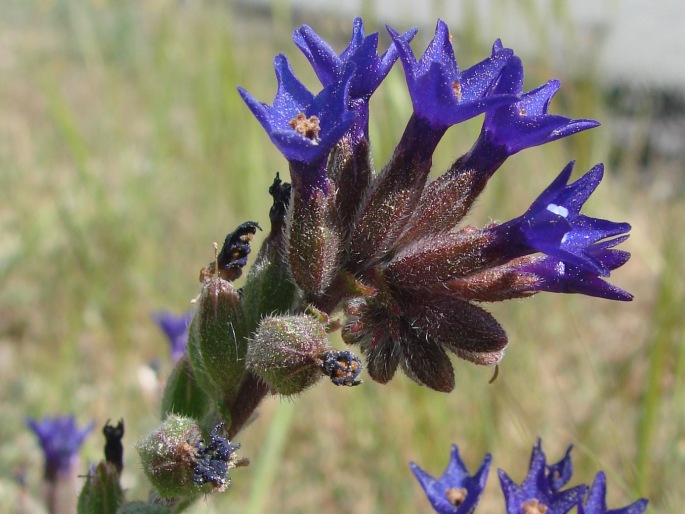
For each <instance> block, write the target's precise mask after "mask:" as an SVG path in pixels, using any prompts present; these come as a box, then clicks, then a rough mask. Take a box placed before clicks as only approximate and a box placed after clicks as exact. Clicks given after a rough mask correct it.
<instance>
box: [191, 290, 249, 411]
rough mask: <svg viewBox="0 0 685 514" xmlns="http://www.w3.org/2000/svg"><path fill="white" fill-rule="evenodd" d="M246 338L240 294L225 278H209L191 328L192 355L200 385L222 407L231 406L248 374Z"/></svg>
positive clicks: (194, 369)
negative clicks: (222, 405)
mask: <svg viewBox="0 0 685 514" xmlns="http://www.w3.org/2000/svg"><path fill="white" fill-rule="evenodd" d="M245 336H246V333H245V322H244V315H243V310H242V306H241V301H240V295H239V294H238V292H237V291H236V290H235V288H234V287H233V285H232V284H231V283H230V282H228V281H226V280H224V279H222V278H218V277H211V278H208V279H206V280H205V282H204V284H203V285H202V292H201V293H200V298H199V300H198V309H197V313H196V314H195V316H194V318H193V322H192V324H191V325H190V332H189V337H188V346H189V354H190V359H191V363H192V364H193V371H194V373H195V374H196V376H197V378H198V381H199V383H200V385H201V386H202V387H203V388H205V389H206V391H207V393H208V394H210V396H213V397H215V398H217V399H221V400H222V401H221V403H222V404H226V403H231V402H230V399H231V398H234V397H235V393H236V391H237V390H238V387H239V386H240V382H241V381H242V379H243V377H244V375H245V367H244V358H245V351H246V346H247V343H246V339H245ZM226 421H228V420H226Z"/></svg>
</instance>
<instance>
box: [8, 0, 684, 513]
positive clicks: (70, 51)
mask: <svg viewBox="0 0 685 514" xmlns="http://www.w3.org/2000/svg"><path fill="white" fill-rule="evenodd" d="M526 5H527V7H526V8H527V9H533V11H531V12H532V13H533V14H534V8H533V7H531V6H530V4H526ZM274 12H275V13H276V14H273V15H272V16H270V17H269V16H266V17H264V16H256V15H254V14H253V13H250V12H244V11H239V10H237V9H236V8H235V7H233V6H232V5H230V3H227V2H218V1H214V2H212V1H205V2H197V3H192V2H174V1H167V0H155V1H150V2H144V3H143V2H135V1H132V0H119V1H107V0H92V1H85V0H84V1H67V0H53V1H50V0H8V1H6V2H4V3H3V5H2V6H1V7H0V33H1V34H2V38H1V39H2V43H1V44H0V77H1V80H0V113H1V114H2V117H1V118H0V119H1V120H2V121H0V238H1V241H2V243H1V244H0V283H1V288H0V391H1V392H0V411H1V412H2V413H3V414H2V418H3V423H0V441H2V443H3V444H2V446H0V469H2V471H0V505H2V506H3V507H0V509H2V508H4V507H8V506H9V508H10V510H9V511H8V512H12V511H14V510H13V507H12V506H13V505H14V504H15V502H16V501H17V498H18V495H19V492H18V490H17V488H16V486H15V484H14V481H13V476H12V475H13V470H17V469H26V471H27V480H28V483H29V491H30V493H31V494H32V495H35V496H38V493H39V481H40V473H41V468H40V452H39V450H38V448H37V445H36V443H35V441H34V440H33V438H32V436H31V435H30V434H29V433H28V431H27V430H26V429H25V427H24V418H25V416H34V417H39V416H43V415H49V414H55V413H61V412H69V411H73V412H75V413H77V414H78V417H79V419H80V420H81V422H82V423H83V422H86V421H87V420H88V419H91V418H93V419H96V420H97V422H98V424H99V425H103V424H104V422H105V421H106V420H107V419H108V418H112V419H118V418H120V417H123V418H124V419H125V421H126V424H127V433H126V437H125V443H126V471H125V476H124V483H125V486H126V487H127V488H128V489H129V497H130V498H131V499H134V498H144V497H145V496H146V494H147V485H146V483H145V480H144V479H143V477H142V472H141V470H140V469H139V464H138V461H137V456H136V454H135V451H134V450H133V444H134V443H135V441H136V439H137V438H139V437H140V436H142V435H143V434H144V433H145V432H146V431H148V430H150V429H152V428H153V427H154V426H155V424H156V421H157V417H156V415H157V412H158V409H159V400H158V396H157V391H156V390H155V388H154V386H152V387H150V386H149V385H146V384H148V383H149V378H150V376H149V372H148V368H147V367H146V363H147V362H149V361H150V360H152V359H155V358H160V359H161V361H162V363H163V365H162V375H167V374H168V373H169V371H170V364H169V359H168V358H167V355H168V351H167V348H166V343H165V341H164V339H163V337H162V336H161V335H160V333H159V332H158V329H157V328H156V327H155V326H154V325H153V323H152V322H151V321H150V318H149V313H150V312H151V311H152V310H156V309H161V308H170V309H172V310H175V311H177V312H182V311H183V310H185V309H187V308H188V307H189V300H190V298H191V297H193V296H194V295H195V294H196V292H197V289H198V283H197V275H198V271H199V269H200V267H202V266H203V265H204V264H206V263H207V262H209V261H210V260H211V259H212V257H213V254H212V246H211V244H212V242H213V241H218V240H221V239H222V238H223V237H224V235H225V234H226V233H227V232H228V231H229V230H232V228H233V227H234V226H235V225H237V224H238V223H240V222H242V221H245V220H247V219H250V220H255V221H258V222H260V223H261V224H262V225H263V226H268V207H269V201H268V200H269V198H268V195H267V194H266V189H267V187H268V185H269V184H270V182H271V180H272V178H273V175H274V172H275V171H278V170H280V171H282V172H284V171H286V165H285V162H284V160H283V159H282V158H281V156H280V155H279V154H278V152H277V151H276V150H275V149H274V148H272V146H271V145H270V143H269V142H268V138H267V137H266V136H265V134H264V133H263V131H262V129H261V127H260V126H259V124H258V123H257V122H256V121H255V120H254V119H252V117H251V115H250V114H249V112H248V111H247V109H246V108H245V107H244V106H243V105H242V103H241V101H240V99H239V97H238V95H237V93H236V92H235V86H236V85H242V86H244V87H246V88H247V89H248V90H249V91H251V92H252V93H253V94H255V96H257V97H258V98H260V99H263V100H270V99H271V98H272V97H273V93H274V91H275V80H274V78H273V72H272V68H271V65H270V63H271V60H272V57H273V55H274V54H275V53H277V52H279V51H285V52H286V53H287V54H288V55H289V56H290V57H293V60H294V67H295V70H296V72H297V73H298V74H300V75H301V76H303V77H304V78H305V81H306V82H307V83H308V84H310V85H311V87H312V88H315V87H316V82H315V81H314V80H313V75H312V73H311V71H309V70H307V65H306V62H305V60H304V59H303V58H301V57H296V56H297V51H296V49H295V48H294V46H293V45H292V44H291V43H289V35H290V31H291V30H292V28H293V27H294V26H295V24H299V23H300V22H301V21H304V22H307V23H309V24H311V25H313V26H314V27H315V29H316V30H317V31H319V32H320V33H322V34H324V35H326V36H327V37H328V38H330V39H331V40H333V41H337V42H338V45H339V46H338V47H339V48H342V46H343V45H344V44H345V38H346V37H347V36H346V34H347V33H348V32H349V22H348V21H345V22H344V23H342V22H340V21H338V20H335V21H333V20H330V19H323V18H321V17H320V16H314V15H310V14H309V13H306V12H304V13H303V12H292V11H290V10H289V9H288V7H287V3H285V4H284V3H280V4H279V5H278V8H274ZM559 16H561V17H562V18H563V12H562V13H560V14H559ZM300 18H301V19H300ZM366 21H367V27H368V29H369V30H371V29H378V28H380V27H382V23H377V24H374V23H373V21H372V20H370V19H367V20H366ZM448 21H449V20H448ZM530 23H531V31H533V32H534V33H537V34H539V37H540V38H541V41H544V38H546V37H547V36H548V35H546V34H545V32H544V31H538V32H535V31H536V30H537V29H538V28H539V27H538V26H539V25H542V24H543V20H541V19H540V18H539V17H538V16H530ZM466 25H467V26H470V27H472V29H473V30H470V31H467V32H465V33H463V34H459V33H457V34H455V40H456V41H458V42H459V46H458V50H457V56H458V58H459V60H460V63H461V64H462V65H468V64H469V63H473V62H475V61H476V60H478V59H479V58H480V57H479V56H482V55H484V54H485V53H486V52H488V50H489V48H488V44H489V43H491V42H488V41H481V40H480V39H479V36H478V32H477V30H476V29H475V27H477V23H476V21H475V20H474V23H472V24H470V25H469V24H466ZM401 28H405V27H401ZM424 32H425V31H424ZM568 34H569V36H568V37H569V38H572V37H573V30H572V28H568ZM421 37H422V38H423V39H420V40H419V43H418V45H417V48H418V47H420V45H421V44H425V42H426V41H427V40H428V38H429V37H430V34H429V33H423V34H422V36H421ZM507 44H508V45H511V46H513V47H514V48H516V42H515V41H507ZM541 48H542V49H544V48H545V46H544V45H541ZM572 49H573V44H572V42H571V43H569V46H568V48H567V51H568V52H571V51H572ZM572 57H573V56H572V55H570V57H569V59H571V58H572ZM584 57H585V58H588V57H589V56H584ZM576 58H577V56H576ZM524 63H525V66H526V72H527V75H526V86H527V87H534V86H535V85H537V84H539V83H542V82H544V81H545V80H547V79H548V78H550V77H553V76H554V77H558V78H560V79H562V82H563V83H564V87H563V88H562V90H561V92H560V94H559V97H558V98H557V99H556V100H555V103H554V105H553V109H554V111H555V112H559V113H563V114H567V115H570V116H573V117H590V118H596V119H599V120H602V121H604V120H606V119H607V118H609V117H608V116H607V114H608V113H607V112H606V106H604V105H603V104H602V103H601V98H602V92H601V90H600V89H599V86H598V85H597V80H596V77H595V76H594V74H593V66H592V62H591V61H590V62H589V63H588V64H587V66H586V68H584V69H586V71H587V73H586V74H585V75H580V76H578V75H574V76H565V74H564V70H559V69H555V68H553V67H551V63H550V60H549V56H547V55H545V54H544V52H541V53H540V55H538V56H532V58H528V59H525V60H524ZM410 108H411V107H410V102H409V99H408V95H407V93H406V90H405V87H404V84H403V77H402V73H401V70H400V69H399V67H396V69H394V70H393V72H392V73H391V75H390V77H389V78H388V79H387V81H386V82H385V83H384V85H383V86H382V87H381V89H380V90H379V92H378V93H377V95H376V96H375V97H374V101H373V103H372V109H373V111H372V126H371V137H372V143H373V144H374V155H375V160H376V162H377V164H378V165H381V164H382V163H383V162H384V160H385V159H386V158H387V156H388V155H389V154H390V152H391V151H392V147H393V145H394V143H395V142H396V141H397V139H398V138H399V135H400V131H401V129H402V127H403V125H404V123H405V122H406V120H407V118H408V116H409V112H410ZM479 128H480V120H474V121H472V122H470V123H465V124H463V125H462V126H459V127H455V128H453V129H451V130H450V131H449V133H448V135H447V137H446V138H445V140H444V141H443V142H442V143H441V145H440V148H439V153H438V154H437V155H436V159H435V164H436V166H435V169H436V172H439V170H441V169H444V168H446V167H447V166H448V165H449V164H450V162H451V161H452V160H454V159H455V158H456V157H457V156H458V155H460V154H461V153H462V152H464V151H466V150H467V149H468V147H469V146H470V144H471V143H472V141H473V140H474V138H475V137H476V135H477V133H478V130H479ZM610 133H611V126H607V125H605V126H604V127H602V128H600V129H596V130H594V131H592V132H591V133H588V134H581V135H577V136H574V137H572V138H570V139H568V140H564V141H559V142H556V143H553V144H551V145H548V148H537V149H532V150H528V151H527V152H524V153H523V154H521V155H517V156H515V157H513V158H511V159H510V160H509V161H508V162H507V163H506V164H505V166H504V169H502V170H501V171H500V172H498V174H497V175H496V176H495V178H494V179H493V181H492V183H491V185H490V186H489V188H488V190H487V191H486V193H485V194H484V195H483V198H482V199H481V200H480V201H479V204H478V205H477V208H476V210H475V212H474V213H473V214H472V215H471V217H470V220H469V221H470V222H471V223H473V224H483V223H486V222H488V221H489V220H490V219H498V220H505V219H508V218H509V217H512V216H516V215H518V214H520V213H521V212H522V211H523V210H525V208H526V207H527V206H528V205H529V203H530V201H531V200H532V199H533V198H534V197H535V196H536V195H537V194H538V193H539V192H540V191H541V190H542V189H543V188H544V187H545V186H546V185H547V184H548V183H549V182H550V181H551V180H552V178H553V177H554V176H556V173H558V171H559V170H560V169H561V168H562V167H563V165H564V164H565V163H567V162H568V161H569V160H571V159H576V160H577V165H576V170H577V173H580V172H583V171H585V170H587V169H589V167H590V166H591V165H592V164H594V163H595V162H598V161H601V160H603V159H606V157H607V155H608V153H609V134H610ZM627 155H630V152H629V151H627ZM637 170H638V166H637V164H636V163H633V162H632V161H630V160H624V161H623V162H622V167H621V169H610V170H608V171H609V173H608V175H607V177H606V179H605V181H604V182H603V183H602V185H601V186H600V188H599V190H598V191H597V193H596V195H595V196H593V198H592V199H591V201H590V202H589V204H588V206H587V210H588V212H589V213H590V214H595V215H599V216H602V217H607V218H609V219H614V220H621V221H622V220H628V221H630V222H631V223H632V225H633V232H632V235H631V239H630V240H629V241H628V242H627V243H626V245H625V246H626V248H627V249H629V250H630V251H631V252H632V253H633V258H632V259H631V261H630V262H629V263H628V265H626V266H625V268H624V269H621V270H619V271H618V272H617V273H616V276H615V278H614V277H612V281H613V282H615V283H616V284H618V285H620V286H621V287H624V288H625V289H628V290H630V291H631V292H633V293H634V294H635V296H636V299H635V301H634V302H632V303H630V304H614V303H610V302H606V301H602V300H597V299H591V298H583V297H564V296H561V295H541V296H538V297H535V298H533V299H530V300H526V301H521V302H507V303H504V304H497V305H494V306H492V309H491V310H492V311H493V312H494V313H495V314H496V315H497V316H498V318H499V319H500V320H501V321H502V324H503V325H504V326H505V327H506V328H507V330H508V333H509V337H510V341H511V343H510V349H509V351H508V354H507V356H506V358H505V360H504V362H503V365H502V366H501V369H500V376H499V378H498V379H497V380H496V381H495V382H494V383H493V384H491V385H489V384H488V380H489V378H490V376H491V374H492V370H490V369H486V368H476V367H474V366H472V365H469V364H467V363H464V362H455V365H456V370H457V373H458V378H457V381H458V385H457V388H456V390H455V391H454V392H453V393H451V394H449V395H442V394H438V393H434V392H432V391H427V390H425V389H422V388H420V387H418V386H416V385H415V384H413V383H412V382H410V381H408V380H407V379H406V378H404V377H403V376H400V375H398V377H397V378H396V379H395V380H393V381H392V382H391V384H389V385H388V386H380V385H378V384H375V383H373V382H371V381H370V380H367V381H366V382H365V384H364V385H363V386H362V387H361V388H357V389H354V390H347V389H345V390H340V389H336V388H332V387H326V386H322V387H318V388H315V389H314V390H312V391H309V392H307V393H305V394H303V395H302V396H301V397H300V398H297V400H296V401H284V400H279V399H277V398H272V399H269V400H268V401H267V402H265V404H264V406H263V408H262V409H261V416H260V417H259V418H258V419H257V420H256V421H255V422H254V423H253V425H251V426H250V427H249V428H248V429H247V430H246V431H245V432H244V433H243V434H241V436H240V440H239V442H241V443H242V444H243V455H245V456H249V457H250V458H251V460H252V465H251V466H250V467H248V468H243V469H240V470H237V471H236V472H234V473H233V487H232V491H231V492H229V493H228V494H225V495H223V496H220V497H216V498H208V499H206V500H203V501H200V502H198V505H197V506H196V507H195V508H194V509H193V510H192V512H198V513H199V512H224V511H226V510H229V511H232V512H244V513H245V512H248V513H257V512H283V513H297V512H352V511H355V512H360V513H379V514H382V513H386V512H387V513H390V512H392V513H415V512H428V511H429V510H430V508H429V506H428V504H427V502H426V500H425V499H424V498H423V495H422V493H421V491H420V488H419V487H418V485H417V484H415V483H414V480H413V477H412V475H411V473H410V472H409V468H408V466H407V463H408V461H410V460H414V461H416V462H418V463H420V464H421V465H422V466H423V467H424V468H425V469H427V470H428V471H430V472H432V473H434V474H439V473H441V472H442V469H443V468H444V466H445V464H446V462H447V458H448V454H449V446H450V444H451V443H453V442H454V443H457V444H458V445H459V446H460V448H461V450H462V454H463V456H464V458H465V459H466V462H467V463H468V465H469V466H470V467H472V468H475V466H477V464H478V463H479V462H480V459H481V458H482V456H483V454H484V453H485V452H491V453H493V454H494V466H495V467H500V468H504V469H506V470H507V471H508V472H509V473H510V474H511V475H512V476H513V477H514V478H515V479H519V480H520V479H521V478H522V477H523V476H524V474H525V470H526V469H527V464H528V458H529V452H530V447H531V446H532V445H533V444H534V443H535V441H536V438H537V436H538V435H539V436H542V437H543V441H544V443H545V446H544V447H545V450H546V451H547V454H548V456H549V458H550V459H552V460H554V459H556V458H559V457H561V456H562V454H563V451H564V450H565V448H566V446H567V445H568V444H571V443H573V444H574V445H575V448H576V449H575V450H574V463H575V467H576V471H575V474H574V478H575V481H576V482H580V481H582V482H585V483H589V482H591V480H592V478H593V477H594V473H595V472H596V471H597V470H599V469H604V470H605V471H606V472H607V475H608V476H609V495H608V497H609V505H610V507H611V506H620V505H624V504H626V503H628V502H629V501H632V500H634V499H636V498H638V497H639V496H648V497H649V498H650V499H651V501H652V504H651V505H652V508H653V512H663V513H674V514H675V513H678V512H680V508H679V507H678V505H682V504H683V502H684V501H685V491H683V489H682V487H680V479H679V477H681V476H683V473H684V472H685V419H684V418H685V412H684V409H683V406H684V405H685V401H684V400H685V351H684V350H683V348H685V346H684V345H683V342H684V341H683V339H684V336H683V334H684V333H685V330H684V328H685V327H684V325H685V321H684V319H683V316H682V308H683V305H684V302H683V300H684V299H685V298H684V297H685V289H684V285H683V279H682V260H683V254H684V248H683V242H682V240H681V238H679V237H677V234H679V232H681V231H682V230H683V228H684V227H683V221H682V220H684V219H685V212H683V211H684V210H685V209H684V207H683V205H682V202H681V201H680V200H681V199H678V198H676V199H672V200H670V201H664V200H663V199H659V198H654V197H652V196H650V194H649V192H648V191H647V190H646V188H643V187H640V180H639V179H638V176H637ZM651 172H652V173H654V174H658V173H659V170H658V169H653V170H651ZM101 448H102V440H101V439H100V436H99V434H94V435H93V436H92V437H91V438H90V439H89V440H88V442H87V443H86V446H85V449H84V452H83V456H84V458H85V459H86V460H87V461H96V460H98V459H100V458H101ZM502 508H503V503H502V500H501V497H500V493H499V491H498V486H497V481H496V477H495V476H494V472H493V473H492V474H491V476H490V483H489V486H488V489H487V492H486V498H485V500H484V504H483V505H482V507H481V509H482V510H481V512H486V513H487V512H501V511H502Z"/></svg>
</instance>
